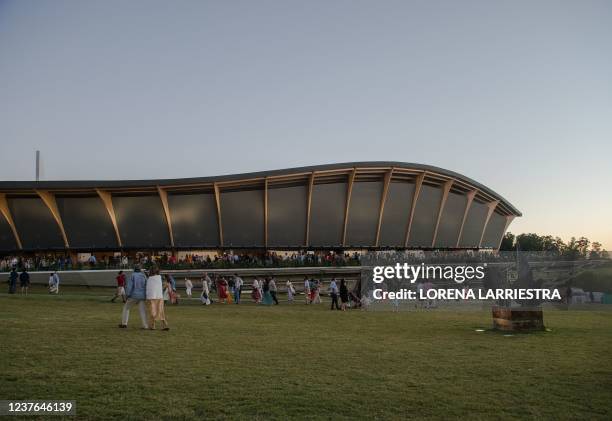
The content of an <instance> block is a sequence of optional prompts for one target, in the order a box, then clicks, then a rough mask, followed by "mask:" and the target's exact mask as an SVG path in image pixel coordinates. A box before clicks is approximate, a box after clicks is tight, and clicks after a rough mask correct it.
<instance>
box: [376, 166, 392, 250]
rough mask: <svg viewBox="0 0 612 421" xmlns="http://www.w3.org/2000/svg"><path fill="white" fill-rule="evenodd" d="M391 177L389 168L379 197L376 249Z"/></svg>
mask: <svg viewBox="0 0 612 421" xmlns="http://www.w3.org/2000/svg"><path fill="white" fill-rule="evenodd" d="M391 177H393V168H391V169H390V170H389V171H388V172H387V174H385V184H384V186H383V192H382V196H381V197H380V208H379V211H378V225H377V226H376V243H375V246H376V247H378V243H379V242H380V227H381V225H382V220H383V213H384V212H385V202H386V201H387V194H388V193H389V185H390V184H391Z"/></svg>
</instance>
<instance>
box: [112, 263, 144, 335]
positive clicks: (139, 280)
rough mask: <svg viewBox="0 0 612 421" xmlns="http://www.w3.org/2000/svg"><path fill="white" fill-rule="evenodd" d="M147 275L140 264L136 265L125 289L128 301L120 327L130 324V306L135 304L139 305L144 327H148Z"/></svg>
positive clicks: (124, 307) (122, 314)
mask: <svg viewBox="0 0 612 421" xmlns="http://www.w3.org/2000/svg"><path fill="white" fill-rule="evenodd" d="M146 291H147V276H146V275H145V274H144V273H142V272H141V270H140V266H136V267H134V272H133V273H132V276H130V277H129V279H128V282H127V288H126V291H125V295H126V298H127V299H126V301H125V304H124V305H123V311H122V313H121V324H120V325H119V327H120V328H122V329H125V328H127V325H128V319H129V318H130V308H132V306H134V305H138V312H139V313H140V320H141V322H142V328H143V329H148V328H149V325H148V323H147V308H146V299H147V293H146Z"/></svg>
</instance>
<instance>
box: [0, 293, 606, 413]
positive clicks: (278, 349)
mask: <svg viewBox="0 0 612 421" xmlns="http://www.w3.org/2000/svg"><path fill="white" fill-rule="evenodd" d="M39 289H40V290H41V292H42V287H39ZM62 294H63V295H60V296H48V295H45V294H43V293H40V294H32V295H30V296H28V297H20V296H8V295H6V294H2V295H0V338H1V341H0V352H1V359H0V399H74V400H76V401H77V414H78V418H80V419H98V418H121V419H169V418H173V419H174V418H182V419H202V418H209V419H224V418H231V419H270V418H274V419H287V418H288V417H295V418H311V419H332V418H333V419H344V418H370V419H405V418H436V419H448V418H468V417H469V418H471V419H491V418H494V419H504V418H532V419H536V418H537V419H540V418H547V419H577V418H580V419H610V417H611V411H612V313H610V312H587V311H548V312H546V313H545V322H546V325H547V327H549V328H550V329H551V331H550V332H542V333H538V334H529V335H527V334H522V335H514V336H504V335H503V334H499V333H496V332H492V331H485V332H482V333H479V332H476V331H475V329H476V328H489V327H490V324H491V317H490V314H489V313H488V312H460V313H456V312H450V311H438V310H430V311H413V312H401V313H390V312H364V311H357V310H354V311H348V312H344V313H343V312H339V311H337V312H330V311H329V310H327V308H328V307H327V305H320V306H306V305H303V304H301V303H300V304H294V305H288V304H285V303H282V304H281V305H280V306H276V307H261V306H255V305H241V306H236V305H232V306H230V305H219V304H215V305H212V306H209V307H203V306H201V305H197V304H196V302H195V301H194V302H193V303H184V304H182V305H180V306H174V307H170V308H168V309H167V316H168V320H169V323H170V326H171V330H170V331H169V332H161V331H155V332H152V331H141V330H139V329H138V327H139V318H138V313H137V311H135V309H134V310H133V311H132V315H131V320H130V327H129V328H128V329H125V330H123V329H118V328H117V324H118V323H119V319H120V312H121V307H122V305H121V304H111V303H110V302H109V301H108V298H109V295H108V294H109V292H108V290H104V289H96V290H81V289H77V288H73V289H68V290H64V291H63V292H62ZM105 294H106V295H105Z"/></svg>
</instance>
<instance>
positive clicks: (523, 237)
mask: <svg viewBox="0 0 612 421" xmlns="http://www.w3.org/2000/svg"><path fill="white" fill-rule="evenodd" d="M517 249H518V250H521V251H546V252H553V253H559V254H563V255H567V256H569V257H590V258H598V257H607V256H608V253H607V251H606V250H604V249H603V248H602V246H601V243H599V242H597V241H593V242H591V241H590V240H589V239H588V238H586V237H580V238H578V239H576V238H575V237H572V238H571V239H570V240H569V241H568V242H567V243H566V242H564V241H563V240H562V239H561V238H560V237H553V236H552V235H538V234H534V233H529V234H519V235H514V234H512V233H511V232H507V233H506V235H504V238H503V240H502V243H501V247H500V250H502V251H513V250H517Z"/></svg>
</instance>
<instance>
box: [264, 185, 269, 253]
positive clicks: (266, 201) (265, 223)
mask: <svg viewBox="0 0 612 421" xmlns="http://www.w3.org/2000/svg"><path fill="white" fill-rule="evenodd" d="M264 245H265V247H266V248H268V177H266V179H265V181H264Z"/></svg>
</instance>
